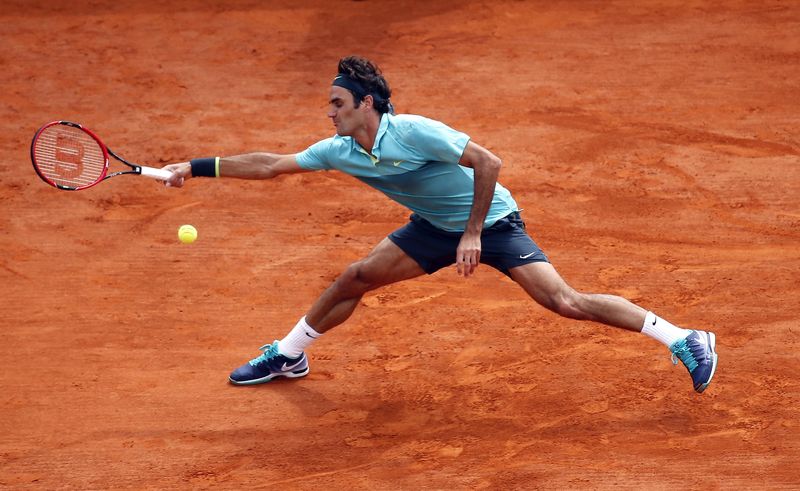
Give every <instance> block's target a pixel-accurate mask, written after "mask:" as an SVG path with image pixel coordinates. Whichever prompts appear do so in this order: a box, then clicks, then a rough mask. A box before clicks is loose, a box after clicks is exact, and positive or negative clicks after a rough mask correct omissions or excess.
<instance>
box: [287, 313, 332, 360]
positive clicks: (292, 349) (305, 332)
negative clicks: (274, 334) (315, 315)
mask: <svg viewBox="0 0 800 491" xmlns="http://www.w3.org/2000/svg"><path fill="white" fill-rule="evenodd" d="M320 336H322V334H320V333H318V332H317V331H315V330H314V328H312V327H311V326H309V325H308V323H307V322H306V317H305V316H303V318H302V319H300V320H299V321H298V322H297V324H295V326H294V327H293V328H292V330H291V331H289V334H287V335H286V337H285V338H283V339H281V340H280V341H278V351H280V353H281V354H282V355H284V356H288V357H289V358H297V357H298V356H300V355H301V354H302V353H303V351H305V349H306V348H307V347H308V346H309V345H310V344H311V343H313V342H314V340H315V339H317V338H318V337H320Z"/></svg>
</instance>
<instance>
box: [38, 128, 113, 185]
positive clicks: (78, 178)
mask: <svg viewBox="0 0 800 491" xmlns="http://www.w3.org/2000/svg"><path fill="white" fill-rule="evenodd" d="M31 162H32V163H33V168H34V170H36V174H38V176H39V177H40V178H41V179H42V180H43V181H44V182H46V183H47V184H49V185H51V186H53V187H55V188H58V189H63V190H67V191H78V190H81V189H86V188H89V187H92V186H94V185H95V184H97V183H98V182H100V181H102V180H103V178H105V176H106V174H107V173H108V149H107V148H106V146H105V145H104V144H103V142H102V141H100V138H98V137H97V135H95V134H94V133H93V132H92V131H90V130H89V129H88V128H84V127H83V126H81V125H79V124H78V123H73V122H71V121H52V122H50V123H47V124H46V125H44V126H42V127H41V128H39V130H38V131H37V132H36V134H35V135H34V136H33V141H32V142H31Z"/></svg>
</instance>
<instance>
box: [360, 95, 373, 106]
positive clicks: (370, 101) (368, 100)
mask: <svg viewBox="0 0 800 491" xmlns="http://www.w3.org/2000/svg"><path fill="white" fill-rule="evenodd" d="M361 104H362V105H364V106H365V107H366V108H367V109H372V108H373V107H375V99H374V98H373V97H372V96H371V95H369V94H367V95H365V96H364V98H363V99H361Z"/></svg>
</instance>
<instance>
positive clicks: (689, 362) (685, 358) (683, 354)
mask: <svg viewBox="0 0 800 491" xmlns="http://www.w3.org/2000/svg"><path fill="white" fill-rule="evenodd" d="M679 358H680V360H681V361H682V362H683V364H684V365H686V368H687V369H688V370H689V373H692V372H693V371H694V369H695V368H697V366H698V363H697V360H695V358H694V355H693V354H692V350H690V349H689V345H688V344H687V343H686V340H685V339H682V340H680V341H678V342H677V343H675V346H674V347H673V348H672V364H673V365H677V364H678V359H679Z"/></svg>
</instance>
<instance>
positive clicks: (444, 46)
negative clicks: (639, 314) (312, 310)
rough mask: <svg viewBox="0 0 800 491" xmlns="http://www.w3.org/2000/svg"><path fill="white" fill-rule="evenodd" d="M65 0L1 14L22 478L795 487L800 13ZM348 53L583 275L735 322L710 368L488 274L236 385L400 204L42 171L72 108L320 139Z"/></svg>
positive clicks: (190, 132)
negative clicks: (565, 313)
mask: <svg viewBox="0 0 800 491" xmlns="http://www.w3.org/2000/svg"><path fill="white" fill-rule="evenodd" d="M35 3H39V4H40V5H39V6H30V4H35ZM51 3H52V2H23V1H21V0H15V1H11V2H9V1H7V0H6V1H4V2H3V5H2V7H0V9H2V10H0V21H1V22H2V29H0V40H1V41H2V46H3V49H2V50H0V65H2V67H3V68H2V70H0V82H2V95H0V102H2V104H1V105H0V121H2V125H3V131H2V135H3V136H2V139H0V144H1V145H2V147H1V149H2V155H3V158H2V162H3V165H2V168H0V179H1V180H2V184H3V186H2V189H3V190H2V194H0V204H2V207H3V213H2V215H0V230H2V232H1V233H0V248H1V249H0V250H2V259H0V280H1V281H2V290H1V291H0V293H2V298H3V303H2V307H0V309H1V310H0V314H2V317H1V318H2V323H3V324H2V329H1V330H0V360H1V363H2V372H0V434H1V435H2V438H0V487H2V488H8V489H59V488H65V489H143V488H149V489H178V488H181V489H187V488H192V489H205V488H208V489H212V488H213V489H245V488H252V487H256V488H261V489H271V488H272V486H276V487H278V488H281V489H285V488H289V489H292V488H295V489H334V488H340V489H350V488H358V489H397V488H400V489H415V488H425V489H437V488H438V489H442V488H447V489H483V488H486V489H537V488H540V489H560V488H578V489H584V488H585V489H595V488H601V489H602V488H638V489H675V488H696V489H697V488H703V489H715V488H719V489H745V488H761V489H780V488H792V487H797V486H800V479H799V478H798V469H800V448H798V446H799V445H798V441H800V423H798V413H797V408H798V405H799V404H800V400H799V399H800V397H798V393H799V392H800V383H798V380H797V373H798V362H797V355H796V353H797V351H798V344H800V334H799V333H798V330H799V329H800V326H798V313H797V312H798V310H797V299H798V297H799V296H800V287H799V285H800V282H798V270H799V269H800V247H798V239H800V167H799V166H798V155H800V140H799V139H798V135H797V129H798V116H797V115H798V114H800V98H798V95H797V94H798V92H797V81H798V80H800V37H798V36H797V33H798V32H800V7H798V6H797V4H796V3H794V2H782V1H768V2H744V1H741V2H736V1H731V2H702V1H694V2H669V1H654V2H602V3H598V2H518V1H497V2H489V1H487V2H464V1H458V2H456V1H436V2H425V3H418V2H409V1H393V2H388V1H387V2H323V1H318V2H300V4H298V2H295V1H284V2H269V3H267V2H256V1H250V2H245V1H238V2H225V4H224V6H221V5H214V4H212V2H188V1H183V2H177V3H175V2H171V6H170V7H168V8H167V7H163V6H162V5H163V3H164V2H149V1H148V2H145V1H125V2H113V4H112V2H102V3H101V2H91V3H89V2H85V3H86V5H85V6H75V5H72V3H73V2H70V3H69V6H67V4H65V5H64V6H62V7H52V6H50V4H51ZM642 4H644V5H642ZM351 53H359V54H362V55H366V56H369V57H372V58H374V59H375V60H376V61H378V62H379V63H380V64H381V65H382V66H383V68H384V71H385V74H386V75H387V77H388V79H389V81H390V82H391V84H392V85H393V87H394V89H395V95H394V97H393V99H394V101H395V103H396V106H397V109H398V111H399V112H410V113H417V114H424V115H427V116H430V117H433V118H436V119H440V120H442V121H445V122H446V123H448V124H450V125H451V126H454V127H456V128H458V129H461V130H463V131H465V132H467V133H468V134H470V135H471V136H472V138H473V139H474V140H475V141H476V142H478V143H481V144H483V145H485V146H487V147H488V148H490V149H491V150H493V151H495V152H496V153H497V154H499V155H500V156H501V157H502V158H503V160H504V162H505V167H504V169H503V171H502V175H501V182H503V183H504V184H505V185H506V186H507V187H508V188H510V189H511V191H512V192H513V193H514V195H515V197H516V199H517V201H518V202H519V203H520V205H521V206H522V207H524V209H525V212H524V216H525V217H526V219H527V221H528V224H529V230H530V231H531V233H532V235H533V236H534V237H535V239H536V240H537V241H538V242H539V243H540V245H541V246H542V247H543V248H544V249H545V251H546V252H547V253H548V254H549V256H550V258H551V259H552V261H553V262H554V264H555V265H556V267H557V268H559V270H560V271H561V272H562V274H563V275H564V276H565V277H566V278H567V279H568V281H570V282H571V283H572V284H573V286H575V287H576V288H578V289H581V290H584V291H596V292H609V293H615V294H620V295H623V296H626V297H628V298H630V299H631V300H633V301H635V302H637V303H640V304H641V305H643V306H645V307H647V308H650V309H652V310H654V311H656V312H657V313H659V314H661V315H662V316H664V317H666V318H667V319H670V320H672V321H673V322H675V323H678V324H680V325H683V326H687V327H700V328H712V329H713V330H715V331H716V333H717V335H718V351H719V354H720V360H721V361H720V365H719V369H718V373H717V375H716V377H715V379H714V382H713V384H712V385H711V387H710V388H709V389H708V391H707V392H706V393H705V394H703V395H702V396H698V395H696V394H694V393H693V392H692V390H691V386H690V381H689V376H688V374H687V373H686V372H685V370H684V368H683V367H673V366H672V365H671V364H670V362H669V354H668V352H667V350H666V349H665V348H663V347H662V346H661V345H659V344H658V343H656V342H654V341H652V340H650V339H647V338H646V337H644V336H641V335H636V334H631V333H628V332H624V331H617V330H614V329H610V328H605V327H603V326H600V325H596V324H591V323H578V322H573V321H570V320H567V319H562V318H559V317H557V316H555V315H554V314H551V313H549V312H547V311H545V310H544V309H542V308H540V307H539V306H537V305H535V304H534V303H533V302H532V301H530V300H529V299H528V298H527V297H526V296H525V295H524V294H523V293H522V291H521V290H520V289H518V288H517V287H516V286H515V285H514V284H513V283H511V282H510V281H509V280H507V279H505V278H504V277H502V276H501V275H500V274H499V273H497V272H495V271H493V270H491V269H490V268H488V267H483V268H479V272H478V273H479V274H478V275H477V276H476V277H474V278H472V279H469V280H464V279H463V278H460V277H458V276H457V275H456V273H455V271H454V270H446V271H442V272H440V273H438V274H437V275H434V276H432V277H426V278H420V279H418V280H414V281H410V282H408V283H404V284H399V285H395V286H392V287H390V288H386V289H384V290H380V291H378V292H376V293H374V294H371V295H368V296H367V297H365V299H364V301H363V305H362V306H361V308H360V309H359V310H358V311H357V314H356V315H355V316H354V317H353V318H352V319H351V321H350V322H349V323H347V324H345V325H343V326H341V327H339V328H337V329H335V330H334V331H331V333H329V334H328V335H326V336H325V337H324V338H323V339H322V340H321V341H320V342H318V343H317V344H316V345H314V346H313V349H312V350H311V351H310V357H311V374H310V375H309V376H308V377H307V378H305V379H302V380H299V381H290V382H284V381H281V382H276V383H272V384H268V385H265V386H259V387H251V388H237V387H232V386H230V385H228V384H227V375H228V373H229V371H230V370H231V369H233V368H235V367H236V366H238V365H240V364H241V363H243V362H244V361H246V360H247V359H249V358H250V357H252V356H255V355H256V354H257V350H256V348H257V347H258V346H259V345H260V344H261V343H263V342H269V341H272V340H273V339H275V338H277V337H281V336H282V335H283V334H285V332H286V331H287V330H288V329H289V328H290V327H291V326H292V325H293V324H294V323H295V322H296V320H297V319H298V318H299V316H300V315H302V314H303V313H304V311H305V309H306V308H307V307H308V305H310V303H311V301H312V300H313V299H314V298H315V296H316V295H317V294H319V293H320V292H321V291H322V290H323V288H324V287H325V286H326V285H327V284H328V283H329V282H330V281H332V280H333V279H334V278H335V276H336V274H337V273H338V272H339V271H341V270H342V269H343V268H344V267H345V266H346V265H347V264H349V263H350V262H351V261H354V260H356V259H358V258H360V257H361V256H363V255H364V254H366V253H367V252H368V251H369V250H370V249H371V247H372V246H373V245H374V244H376V243H377V242H378V241H379V240H380V239H381V238H382V237H383V236H384V235H385V234H387V233H389V232H390V231H391V230H393V229H394V228H396V227H397V226H399V225H401V224H403V223H404V222H405V219H406V215H407V212H406V211H405V210H403V209H401V208H400V207H398V206H396V205H394V204H393V203H390V202H388V201H387V200H386V199H385V198H384V197H382V196H381V195H379V194H378V193H377V192H374V191H371V190H369V189H368V188H366V187H364V186H363V185H362V184H360V183H358V182H357V181H355V180H354V179H351V178H348V177H346V176H342V175H339V174H335V173H316V174H304V175H300V176H290V177H287V178H282V179H279V180H276V181H272V182H243V181H232V180H228V181H216V182H215V181H208V180H207V181H204V182H198V181H193V182H190V183H189V185H188V186H187V187H186V188H184V189H182V190H174V189H172V190H171V189H164V188H163V187H160V186H159V185H157V184H156V183H154V182H152V181H150V180H147V179H143V178H138V179H137V178H118V179H115V180H113V181H109V182H106V183H104V184H103V185H102V186H98V187H96V188H93V189H91V190H87V191H83V192H78V193H65V192H60V191H57V190H55V189H52V188H48V187H47V186H45V185H44V184H43V183H41V182H40V181H39V180H38V179H37V178H36V176H35V174H34V173H33V170H32V169H31V167H30V164H29V158H28V145H29V141H30V138H31V136H32V134H33V132H34V131H35V130H36V128H37V127H38V126H40V125H41V124H43V123H44V122H46V121H49V120H52V119H71V120H76V121H79V122H82V123H84V124H86V125H87V126H89V127H90V128H93V129H94V130H96V131H97V132H98V133H99V134H100V135H102V136H103V137H104V138H105V139H106V140H107V141H108V143H109V146H111V148H112V149H115V150H117V151H118V153H120V154H122V155H124V156H127V157H129V158H130V159H133V160H136V161H140V162H142V163H148V164H151V165H159V166H160V165H163V164H165V163H168V162H174V161H180V160H184V159H187V158H190V157H195V156H206V155H216V154H234V153H242V152H247V151H253V150H268V151H278V152H293V151H298V150H302V149H304V148H305V147H306V146H307V145H309V144H311V143H313V142H315V141H317V140H319V139H322V138H324V137H327V136H329V135H331V134H332V130H333V128H332V126H331V124H330V122H329V121H328V120H327V119H326V117H325V112H324V111H325V103H326V97H327V91H328V86H329V83H330V80H331V78H332V76H333V74H334V71H335V67H336V62H337V60H338V59H339V57H341V56H343V55H346V54H351ZM183 223H192V224H194V225H195V226H197V228H198V229H199V231H200V238H199V240H198V241H197V242H196V243H195V244H194V245H192V246H186V245H182V244H180V243H178V241H177V239H176V230H177V227H178V226H179V225H181V224H183Z"/></svg>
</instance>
